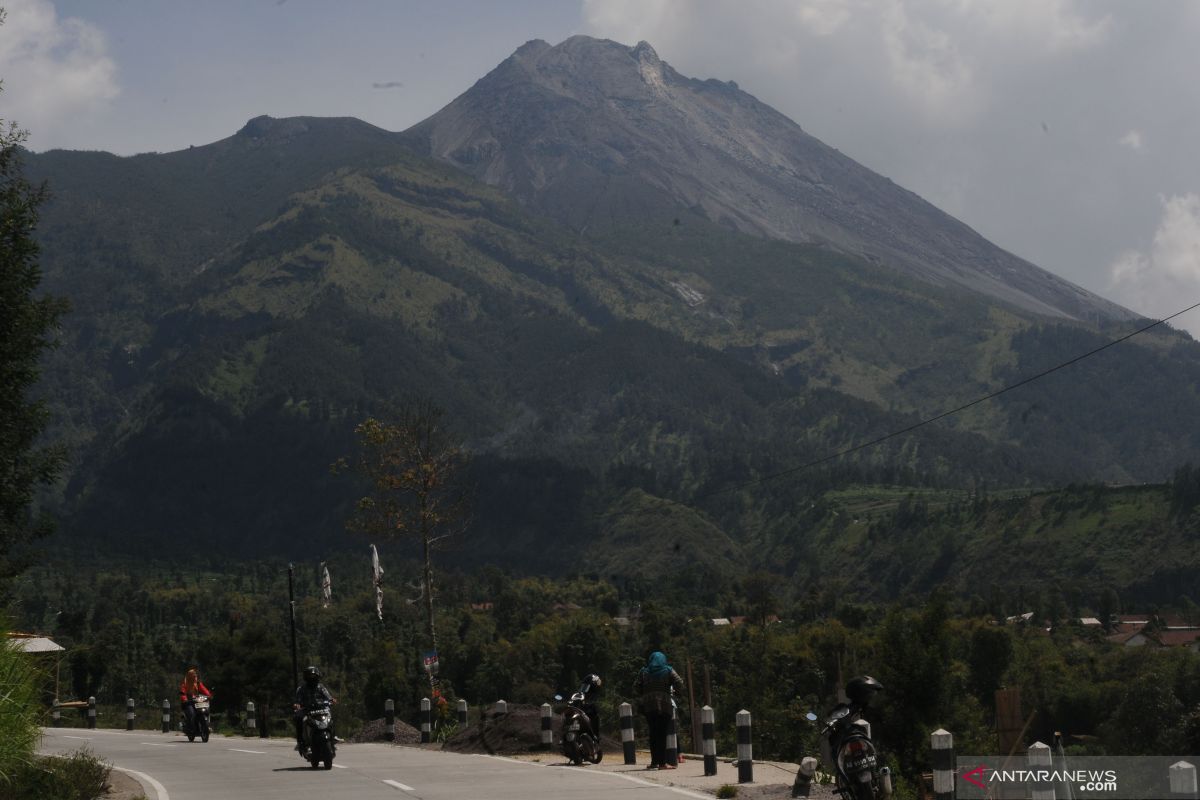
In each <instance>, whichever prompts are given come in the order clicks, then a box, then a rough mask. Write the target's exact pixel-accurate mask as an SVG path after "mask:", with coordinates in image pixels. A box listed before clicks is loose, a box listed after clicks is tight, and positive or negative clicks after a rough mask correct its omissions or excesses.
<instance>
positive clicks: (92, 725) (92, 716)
mask: <svg viewBox="0 0 1200 800" xmlns="http://www.w3.org/2000/svg"><path fill="white" fill-rule="evenodd" d="M87 719H88V730H95V729H96V698H95V697H89V698H88V707H87Z"/></svg>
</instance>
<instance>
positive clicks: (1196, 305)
mask: <svg viewBox="0 0 1200 800" xmlns="http://www.w3.org/2000/svg"><path fill="white" fill-rule="evenodd" d="M1194 308H1200V303H1193V304H1192V305H1190V306H1188V307H1187V308H1185V309H1183V310H1182V311H1176V312H1175V313H1174V314H1172V315H1170V316H1169V317H1163V318H1162V319H1160V320H1157V321H1155V322H1152V323H1150V324H1149V325H1146V326H1145V327H1143V328H1138V329H1137V330H1135V331H1133V332H1132V333H1127V334H1125V335H1124V336H1121V337H1120V338H1117V339H1113V340H1112V341H1111V342H1107V343H1105V344H1102V345H1100V346H1099V347H1097V348H1094V349H1092V350H1089V351H1087V352H1086V353H1083V354H1081V355H1078V356H1075V357H1074V358H1071V359H1069V360H1067V361H1063V362H1062V363H1060V364H1056V365H1055V366H1053V367H1050V368H1049V369H1045V370H1042V371H1041V372H1039V373H1037V374H1036V375H1030V376H1029V377H1027V378H1022V379H1021V380H1019V381H1017V382H1016V383H1013V384H1009V385H1008V386H1005V387H1004V388H1002V389H997V390H996V391H994V392H992V393H990V394H986V395H984V396H983V397H979V398H976V399H974V400H972V401H970V402H968V403H964V404H962V405H961V406H958V407H957V408H952V409H950V410H949V411H943V412H942V413H940V414H937V415H935V416H932V417H929V418H928V419H923V420H921V421H920V422H915V423H913V424H912V425H909V426H908V427H906V428H901V429H899V430H895V431H892V432H891V433H886V434H884V435H883V436H880V437H878V438H875V439H872V440H871V441H869V442H863V443H862V444H856V445H854V446H853V447H847V448H846V449H844V450H839V451H837V452H836V453H830V454H829V455H826V456H822V457H821V458H817V459H813V460H812V461H806V462H805V463H803V464H798V465H797V466H794V467H788V468H787V469H785V470H780V471H779V472H774V473H771V474H770V475H764V476H763V477H761V478H756V479H754V480H752V481H746V482H744V483H739V484H736V485H734V486H728V487H726V488H724V489H718V490H717V491H714V492H709V493H708V494H705V495H701V496H700V497H698V498H697V499H699V500H703V499H706V498H708V497H714V496H716V495H720V494H725V493H726V492H732V491H737V490H739V489H747V488H749V487H751V486H758V485H759V484H762V483H766V482H767V481H773V480H775V479H776V478H783V477H786V476H788V475H794V474H796V473H797V472H802V471H804V470H806V469H811V468H813V467H816V466H820V465H821V464H825V463H827V462H829V461H834V460H835V459H838V458H841V457H842V456H846V455H850V454H851V453H857V452H858V451H859V450H866V449H867V448H869V447H874V446H876V445H878V444H882V443H884V442H886V441H887V440H889V439H894V438H896V437H897V436H903V435H904V434H906V433H912V432H913V431H915V430H917V429H918V428H923V427H924V426H926V425H929V424H931V423H933V422H937V421H938V420H940V419H945V418H946V417H950V416H953V415H954V414H958V413H959V412H962V411H966V410H967V409H968V408H971V407H972V406H977V405H979V404H980V403H984V402H987V401H988V400H992V399H995V398H997V397H999V396H1000V395H1002V394H1004V393H1005V392H1011V391H1012V390H1013V389H1019V388H1021V387H1022V386H1025V385H1026V384H1029V383H1033V382H1034V381H1036V380H1040V379H1042V378H1044V377H1046V376H1047V375H1050V374H1052V373H1054V372H1057V371H1059V370H1060V369H1065V368H1066V367H1069V366H1071V365H1072V364H1077V363H1079V362H1080V361H1083V360H1084V359H1085V358H1091V357H1092V356H1094V355H1096V354H1097V353H1100V352H1102V351H1104V350H1107V349H1108V348H1110V347H1112V346H1114V345H1118V344H1120V343H1121V342H1124V341H1127V340H1129V339H1132V338H1133V337H1134V336H1137V335H1139V334H1142V333H1145V332H1146V331H1148V330H1150V329H1152V328H1156V327H1158V326H1159V325H1162V324H1163V323H1165V322H1169V321H1171V320H1173V319H1175V318H1176V317H1178V316H1180V315H1181V314H1186V313H1187V312H1189V311H1191V310H1192V309H1194Z"/></svg>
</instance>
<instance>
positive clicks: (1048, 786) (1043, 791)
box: [1027, 742, 1054, 800]
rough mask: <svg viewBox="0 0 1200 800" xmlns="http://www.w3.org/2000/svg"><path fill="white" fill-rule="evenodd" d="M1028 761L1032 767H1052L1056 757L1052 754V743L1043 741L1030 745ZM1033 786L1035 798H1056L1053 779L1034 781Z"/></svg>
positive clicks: (1045, 799) (1044, 799) (1039, 799)
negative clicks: (1043, 742)
mask: <svg viewBox="0 0 1200 800" xmlns="http://www.w3.org/2000/svg"><path fill="white" fill-rule="evenodd" d="M1027 763H1028V764H1029V766H1030V767H1045V768H1046V769H1050V768H1052V767H1053V766H1054V759H1053V758H1051V756H1050V745H1048V744H1042V743H1041V742H1034V743H1033V744H1031V745H1029V750H1028V761H1027ZM1033 787H1034V788H1033V792H1032V793H1031V796H1032V798H1033V800H1054V784H1053V783H1052V782H1051V781H1034V784H1033Z"/></svg>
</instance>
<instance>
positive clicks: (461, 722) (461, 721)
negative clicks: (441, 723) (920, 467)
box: [458, 700, 467, 728]
mask: <svg viewBox="0 0 1200 800" xmlns="http://www.w3.org/2000/svg"><path fill="white" fill-rule="evenodd" d="M458 727H460V728H465V727H467V701H466V700H459V701H458Z"/></svg>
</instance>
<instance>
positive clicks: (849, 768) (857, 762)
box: [846, 756, 875, 772]
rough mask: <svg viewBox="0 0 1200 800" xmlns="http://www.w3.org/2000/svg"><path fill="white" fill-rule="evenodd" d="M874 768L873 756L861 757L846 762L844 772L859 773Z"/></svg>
mask: <svg viewBox="0 0 1200 800" xmlns="http://www.w3.org/2000/svg"><path fill="white" fill-rule="evenodd" d="M874 766H875V756H863V757H862V758H855V759H853V760H850V761H847V762H846V772H860V771H862V770H864V769H868V768H873V767H874Z"/></svg>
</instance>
